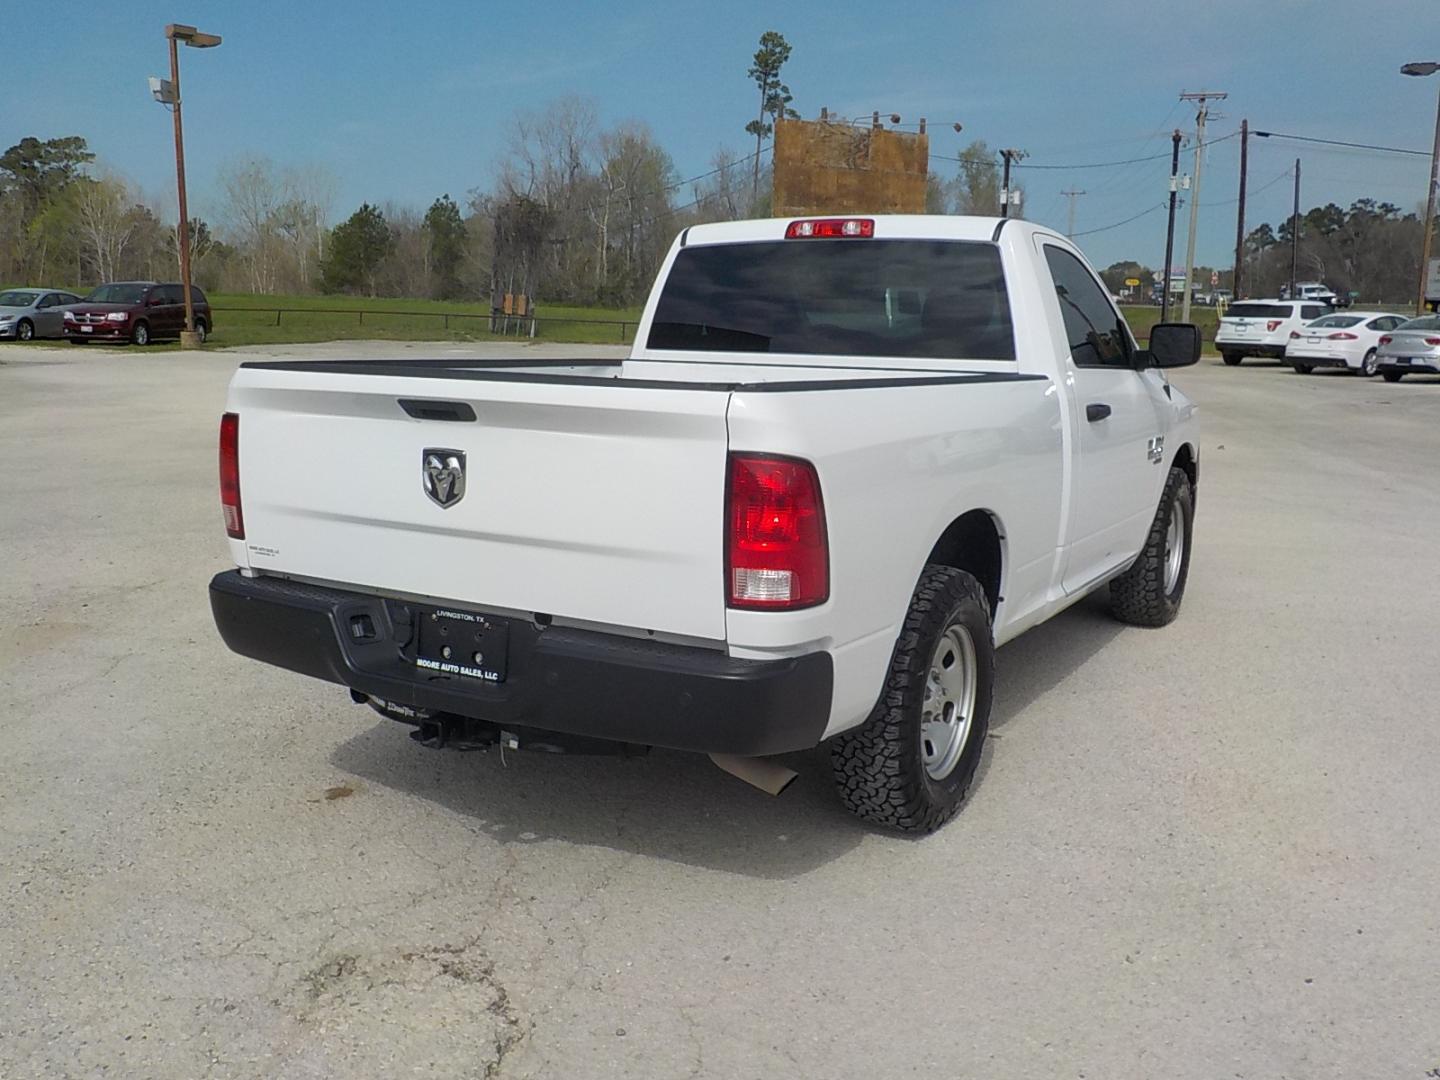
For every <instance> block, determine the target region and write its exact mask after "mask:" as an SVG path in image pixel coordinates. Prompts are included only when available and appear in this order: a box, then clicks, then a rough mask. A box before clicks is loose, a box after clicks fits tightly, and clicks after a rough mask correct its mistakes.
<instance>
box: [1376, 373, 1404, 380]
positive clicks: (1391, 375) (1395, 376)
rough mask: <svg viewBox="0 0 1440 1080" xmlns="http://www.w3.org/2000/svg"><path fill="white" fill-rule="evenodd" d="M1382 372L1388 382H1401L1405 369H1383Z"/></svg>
mask: <svg viewBox="0 0 1440 1080" xmlns="http://www.w3.org/2000/svg"><path fill="white" fill-rule="evenodd" d="M1380 374H1381V375H1382V376H1384V378H1385V381H1386V382H1399V381H1400V378H1401V376H1403V375H1404V374H1405V373H1404V372H1403V371H1382V372H1381V373H1380Z"/></svg>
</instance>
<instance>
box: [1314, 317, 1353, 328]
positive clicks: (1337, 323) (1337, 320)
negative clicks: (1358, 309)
mask: <svg viewBox="0 0 1440 1080" xmlns="http://www.w3.org/2000/svg"><path fill="white" fill-rule="evenodd" d="M1310 325H1311V326H1314V327H1317V328H1318V327H1322V326H1333V327H1335V328H1336V329H1339V328H1341V327H1345V326H1359V325H1360V316H1358V315H1326V316H1325V318H1323V319H1316V320H1315V321H1314V322H1313V323H1311V324H1310Z"/></svg>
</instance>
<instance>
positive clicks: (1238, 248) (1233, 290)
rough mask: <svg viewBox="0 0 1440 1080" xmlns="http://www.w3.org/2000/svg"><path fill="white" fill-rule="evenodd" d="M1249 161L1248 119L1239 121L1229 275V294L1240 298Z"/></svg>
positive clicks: (1243, 269)
mask: <svg viewBox="0 0 1440 1080" xmlns="http://www.w3.org/2000/svg"><path fill="white" fill-rule="evenodd" d="M1249 161H1250V121H1249V120H1241V121H1240V211H1239V214H1238V215H1237V216H1236V218H1235V272H1234V273H1233V274H1231V275H1230V295H1231V296H1232V297H1233V298H1234V299H1236V300H1239V299H1240V295H1241V293H1240V280H1241V277H1242V276H1243V274H1244V271H1245V181H1246V178H1247V172H1248V169H1249Z"/></svg>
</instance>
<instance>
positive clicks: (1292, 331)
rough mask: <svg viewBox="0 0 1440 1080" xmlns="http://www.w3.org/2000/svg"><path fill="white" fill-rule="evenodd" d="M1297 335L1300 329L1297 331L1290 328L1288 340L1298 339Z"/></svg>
mask: <svg viewBox="0 0 1440 1080" xmlns="http://www.w3.org/2000/svg"><path fill="white" fill-rule="evenodd" d="M1299 337H1300V331H1298V330H1291V331H1290V340H1291V341H1295V340H1296V339H1298V338H1299Z"/></svg>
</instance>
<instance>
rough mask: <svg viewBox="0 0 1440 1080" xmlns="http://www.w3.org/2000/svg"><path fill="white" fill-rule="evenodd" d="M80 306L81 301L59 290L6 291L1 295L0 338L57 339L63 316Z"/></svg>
mask: <svg viewBox="0 0 1440 1080" xmlns="http://www.w3.org/2000/svg"><path fill="white" fill-rule="evenodd" d="M79 302H80V297H78V296H76V295H75V294H74V293H72V292H64V291H62V290H60V289H28V288H27V289H6V290H5V291H4V292H0V338H14V339H15V340H16V341H29V340H30V339H31V338H46V337H48V338H58V337H60V336H61V319H60V314H61V312H63V311H64V310H65V308H66V307H67V306H68V305H70V304H78V303H79Z"/></svg>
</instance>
